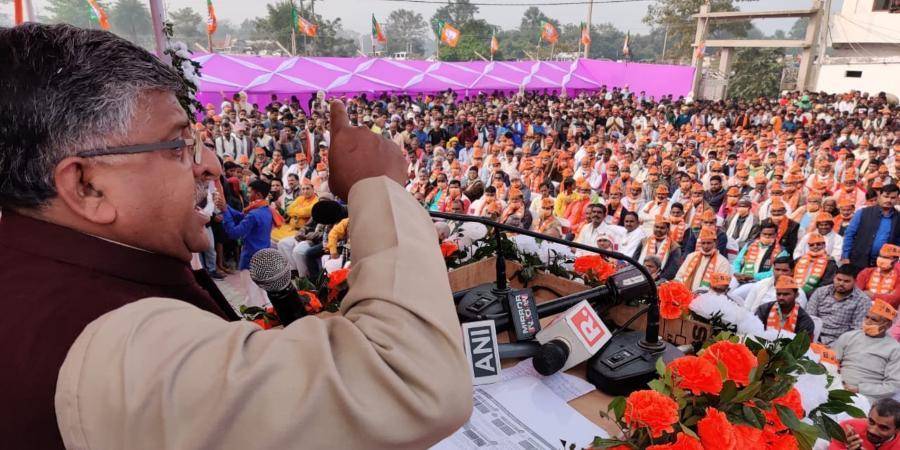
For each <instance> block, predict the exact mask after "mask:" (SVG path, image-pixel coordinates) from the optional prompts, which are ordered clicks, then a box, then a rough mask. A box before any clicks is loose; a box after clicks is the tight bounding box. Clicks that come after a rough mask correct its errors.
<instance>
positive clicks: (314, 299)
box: [297, 291, 322, 314]
mask: <svg viewBox="0 0 900 450" xmlns="http://www.w3.org/2000/svg"><path fill="white" fill-rule="evenodd" d="M297 293H298V294H300V297H306V298H307V299H309V302H308V303H307V304H306V305H305V306H304V308H305V309H306V312H307V313H309V314H315V313H317V312H319V311H321V310H322V302H321V301H320V300H319V296H318V295H316V293H315V292H312V291H297Z"/></svg>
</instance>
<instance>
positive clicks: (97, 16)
mask: <svg viewBox="0 0 900 450" xmlns="http://www.w3.org/2000/svg"><path fill="white" fill-rule="evenodd" d="M88 5H89V6H90V7H91V18H93V19H94V20H96V21H97V23H99V24H100V28H103V29H104V30H108V29H109V17H107V16H106V11H104V10H103V8H101V7H100V5H99V4H98V3H97V0H88Z"/></svg>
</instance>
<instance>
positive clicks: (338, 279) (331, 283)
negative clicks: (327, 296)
mask: <svg viewBox="0 0 900 450" xmlns="http://www.w3.org/2000/svg"><path fill="white" fill-rule="evenodd" d="M348 275H350V269H338V270H335V271H334V272H331V273H330V274H328V289H330V290H334V289H337V288H339V287H340V286H341V284H343V283H344V282H345V281H347V276H348Z"/></svg>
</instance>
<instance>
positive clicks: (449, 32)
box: [440, 22, 461, 47]
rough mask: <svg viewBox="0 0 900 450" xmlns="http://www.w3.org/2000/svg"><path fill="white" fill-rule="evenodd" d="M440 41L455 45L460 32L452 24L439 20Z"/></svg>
mask: <svg viewBox="0 0 900 450" xmlns="http://www.w3.org/2000/svg"><path fill="white" fill-rule="evenodd" d="M440 24H441V27H440V30H441V42H443V43H445V44H447V45H449V46H451V47H456V44H458V43H459V37H460V35H461V33H460V32H459V30H457V29H456V28H455V27H454V26H453V25H450V24H449V23H447V22H441V23H440Z"/></svg>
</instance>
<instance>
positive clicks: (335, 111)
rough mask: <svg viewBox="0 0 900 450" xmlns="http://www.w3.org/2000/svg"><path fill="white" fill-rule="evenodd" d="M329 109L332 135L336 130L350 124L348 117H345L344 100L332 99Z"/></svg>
mask: <svg viewBox="0 0 900 450" xmlns="http://www.w3.org/2000/svg"><path fill="white" fill-rule="evenodd" d="M329 109H330V110H331V136H332V137H333V136H334V135H335V134H336V133H337V132H338V131H340V130H343V129H344V128H347V126H348V125H350V118H349V117H347V109H346V108H345V107H344V102H342V101H340V100H332V101H331V108H329Z"/></svg>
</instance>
